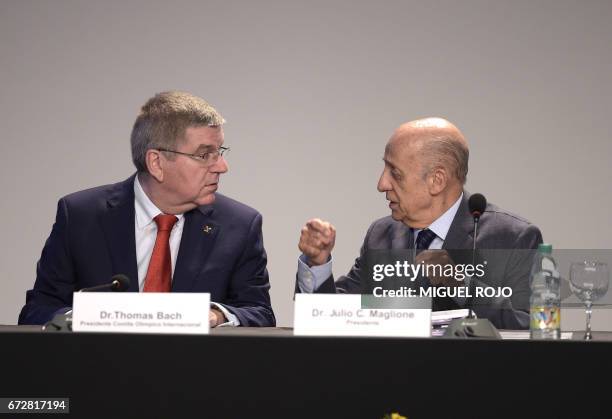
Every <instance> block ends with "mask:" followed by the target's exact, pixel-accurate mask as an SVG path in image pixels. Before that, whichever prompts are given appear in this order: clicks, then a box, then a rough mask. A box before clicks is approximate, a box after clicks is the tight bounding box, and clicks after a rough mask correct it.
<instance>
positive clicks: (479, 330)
mask: <svg viewBox="0 0 612 419" xmlns="http://www.w3.org/2000/svg"><path fill="white" fill-rule="evenodd" d="M468 208H469V211H470V214H471V215H472V218H473V219H474V236H473V242H472V266H475V265H476V238H477V235H478V222H479V221H480V217H481V216H482V214H483V213H484V212H485V209H486V208H487V198H485V197H484V195H482V194H479V193H475V194H473V195H472V196H470V199H469V200H468ZM471 289H472V283H471V282H470V285H469V287H468V290H469V291H470V293H469V294H470V297H468V300H467V302H466V305H467V307H468V313H469V314H468V316H467V317H466V318H465V319H455V320H453V321H452V322H450V324H449V325H448V327H447V329H446V331H445V332H444V337H450V338H492V339H501V335H500V334H499V332H498V331H497V329H496V328H495V326H493V324H492V323H491V322H490V321H489V320H487V319H476V318H474V312H473V310H472V305H473V300H474V297H473V296H471V294H472V293H471Z"/></svg>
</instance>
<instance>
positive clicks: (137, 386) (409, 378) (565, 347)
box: [0, 325, 612, 419]
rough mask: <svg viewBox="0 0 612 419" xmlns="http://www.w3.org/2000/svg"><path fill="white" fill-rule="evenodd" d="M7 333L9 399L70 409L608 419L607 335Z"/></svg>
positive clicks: (3, 358)
mask: <svg viewBox="0 0 612 419" xmlns="http://www.w3.org/2000/svg"><path fill="white" fill-rule="evenodd" d="M0 332H1V333H0V372H1V375H0V377H1V379H0V397H11V396H15V397H17V396H19V397H33V396H37V397H44V396H46V397H69V398H70V409H71V416H70V417H86V418H97V417H104V418H109V417H112V418H122V417H126V418H140V417H142V418H156V417H160V418H162V417H163V418H192V417H193V418H208V417H210V418H226V417H228V418H232V417H249V418H251V417H253V418H259V417H263V418H276V417H278V418H301V417H304V418H326V417H330V418H334V419H336V418H344V417H346V418H362V417H363V418H375V419H379V418H382V417H383V416H384V415H385V414H390V413H392V412H398V413H400V414H402V415H403V416H406V417H409V418H411V419H412V418H428V417H432V418H438V417H453V418H462V417H466V418H479V417H483V418H484V417H486V418H489V417H502V416H505V417H512V416H513V417H529V416H537V415H540V417H611V416H612V415H610V414H609V409H610V408H609V406H608V400H609V399H610V397H609V390H608V386H607V385H604V386H596V385H593V386H589V385H588V383H589V380H594V381H597V376H601V377H604V378H605V379H609V377H611V376H612V345H610V344H609V341H610V340H612V336H611V335H612V334H610V333H605V332H604V333H596V340H595V341H593V342H584V341H581V340H580V339H576V340H560V341H529V340H519V341H517V340H504V341H495V340H487V339H442V338H365V337H302V336H293V331H292V329H291V328H283V327H278V328H219V329H212V330H211V334H210V335H203V336H202V335H200V336H198V335H146V334H120V333H112V334H111V333H57V332H55V333H53V332H49V333H43V332H40V328H39V327H33V326H11V325H8V326H0ZM575 335H580V334H575ZM587 378H588V379H589V380H587ZM600 379H601V378H599V380H600ZM534 400H548V402H546V403H540V404H536V405H534ZM577 400H582V401H586V400H588V403H577V402H576V401H577ZM528 406H529V407H528ZM526 412H527V413H528V414H526ZM19 417H21V416H19Z"/></svg>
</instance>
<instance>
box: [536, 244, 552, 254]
mask: <svg viewBox="0 0 612 419" xmlns="http://www.w3.org/2000/svg"><path fill="white" fill-rule="evenodd" d="M538 252H540V253H547V254H550V253H552V244H549V243H540V244H539V245H538Z"/></svg>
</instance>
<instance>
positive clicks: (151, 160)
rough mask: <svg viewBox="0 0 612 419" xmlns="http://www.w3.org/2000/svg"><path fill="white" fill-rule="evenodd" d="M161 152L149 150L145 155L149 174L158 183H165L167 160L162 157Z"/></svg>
mask: <svg viewBox="0 0 612 419" xmlns="http://www.w3.org/2000/svg"><path fill="white" fill-rule="evenodd" d="M161 153H162V152H161V151H159V150H153V149H149V150H147V153H146V154H145V163H146V164H147V170H148V171H149V174H150V175H151V176H152V177H153V178H154V179H155V180H157V181H158V182H163V181H164V163H165V160H164V158H163V157H162V155H161Z"/></svg>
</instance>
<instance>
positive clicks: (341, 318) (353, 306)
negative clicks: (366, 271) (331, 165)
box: [293, 294, 431, 337]
mask: <svg viewBox="0 0 612 419" xmlns="http://www.w3.org/2000/svg"><path fill="white" fill-rule="evenodd" d="M293 333H294V334H295V335H299V336H403V337H429V336H431V310H430V309H410V310H407V309H406V310H404V309H402V310H399V309H378V308H361V295H358V294H296V295H295V313H294V320H293Z"/></svg>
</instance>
